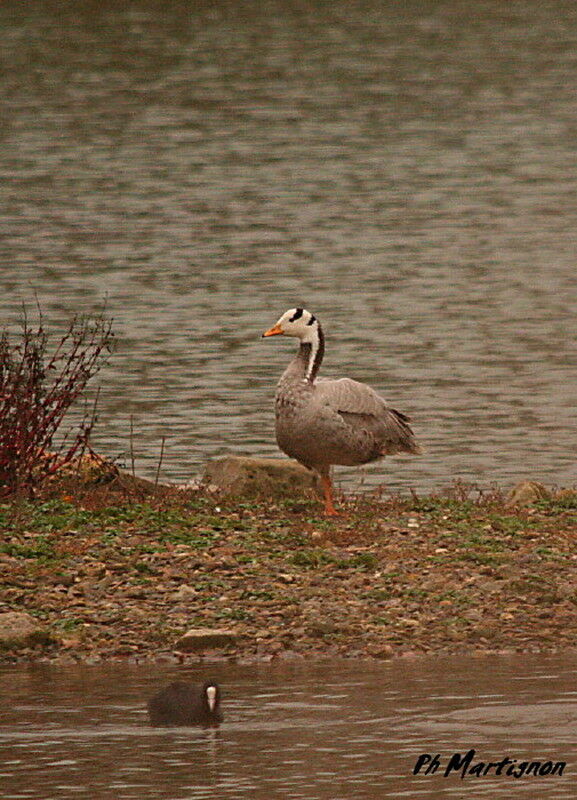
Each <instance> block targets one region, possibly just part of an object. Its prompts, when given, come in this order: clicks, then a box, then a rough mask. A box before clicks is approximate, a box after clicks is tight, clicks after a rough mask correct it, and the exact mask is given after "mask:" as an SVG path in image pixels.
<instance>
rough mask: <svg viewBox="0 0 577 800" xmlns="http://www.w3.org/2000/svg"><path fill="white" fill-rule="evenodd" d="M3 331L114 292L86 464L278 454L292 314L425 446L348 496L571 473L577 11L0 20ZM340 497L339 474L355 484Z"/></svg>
mask: <svg viewBox="0 0 577 800" xmlns="http://www.w3.org/2000/svg"><path fill="white" fill-rule="evenodd" d="M0 30H1V31H2V34H1V44H0V48H1V51H2V63H3V67H2V71H1V72H0V201H1V206H0V207H1V212H0V225H1V228H0V233H1V234H2V235H1V237H0V312H1V314H2V319H3V321H4V323H6V324H12V323H14V322H15V321H16V320H17V319H18V316H19V314H20V302H21V300H22V299H25V300H27V301H28V302H29V303H33V302H34V300H33V298H34V294H35V293H36V294H37V296H38V299H39V301H40V303H41V306H42V308H43V311H44V314H45V318H46V321H47V323H49V324H50V326H51V327H54V328H56V329H57V328H58V325H60V324H61V323H62V321H63V320H66V319H67V318H69V316H70V315H71V314H73V313H75V312H85V311H93V310H94V309H96V308H98V307H99V305H101V303H102V301H103V299H104V298H106V302H107V309H108V312H109V313H110V315H111V316H112V317H114V320H115V330H116V334H117V340H118V347H117V351H116V353H115V355H114V358H113V360H112V362H111V364H110V366H109V367H108V368H107V370H106V372H105V373H104V374H103V376H102V377H103V380H102V384H103V386H102V392H101V400H100V409H101V414H100V426H99V434H98V436H97V440H96V442H95V444H96V445H97V447H98V449H100V450H101V451H103V452H105V453H106V454H107V455H109V456H118V455H119V454H122V453H124V454H126V453H127V452H128V450H129V435H128V430H129V427H130V418H131V417H132V418H133V420H134V430H135V437H134V451H135V456H136V464H137V470H138V471H139V472H141V473H142V474H145V475H149V476H150V475H154V473H155V471H156V465H157V461H158V457H159V451H160V443H161V440H162V438H163V437H166V452H165V457H164V463H163V465H162V474H163V476H164V477H165V478H168V479H172V480H179V481H184V480H187V479H188V478H190V477H191V476H193V475H194V474H196V473H197V472H198V471H199V470H200V468H201V465H202V463H203V462H204V461H205V460H206V458H207V457H210V456H214V455H217V454H221V453H225V452H230V451H233V452H238V453H243V452H244V453H252V454H259V455H273V454H275V453H276V452H277V450H276V445H275V442H274V433H273V420H272V396H273V391H274V384H275V382H276V379H277V377H278V375H279V374H280V372H281V370H282V369H283V367H284V365H285V363H286V362H287V360H288V358H289V356H290V353H291V350H292V345H293V343H292V342H291V341H278V340H261V339H260V338H259V336H260V334H261V332H262V331H263V330H264V329H266V328H267V327H269V326H270V325H271V324H272V323H273V322H274V321H275V320H276V319H277V317H278V316H280V314H281V313H282V312H283V311H284V310H285V309H286V308H289V307H291V306H294V305H305V306H306V307H308V308H309V309H311V310H312V311H314V313H315V314H317V315H318V316H319V317H320V319H321V321H322V322H323V323H324V326H325V329H326V332H327V336H328V348H327V357H326V362H325V368H324V372H325V374H333V375H336V374H347V375H350V376H351V377H356V378H358V379H361V380H365V381H368V382H370V383H371V384H372V385H373V386H374V387H375V388H377V389H378V390H379V391H381V392H382V393H383V394H384V396H385V397H386V398H387V399H388V400H389V401H390V402H391V403H392V404H393V405H394V406H395V407H397V408H399V409H401V410H403V411H405V412H407V413H410V414H411V415H412V416H413V418H414V426H415V429H416V431H417V433H418V434H419V436H420V437H421V439H422V440H423V442H424V444H425V445H426V448H427V454H426V455H425V456H422V457H419V458H418V459H412V460H403V459H393V460H391V461H390V462H389V463H386V464H383V465H379V466H377V467H371V468H370V469H368V470H367V471H366V473H363V472H359V471H348V472H347V471H345V472H344V480H345V482H346V483H347V485H348V486H355V485H359V482H362V481H365V483H366V484H367V485H371V484H376V483H380V482H384V483H385V484H386V485H393V486H397V487H399V486H403V487H405V488H408V487H414V488H416V489H421V488H423V489H430V488H433V487H435V486H440V485H445V484H446V483H448V482H449V481H451V480H452V479H455V478H460V479H464V480H470V481H474V482H478V483H480V484H481V485H488V484H491V483H493V482H498V483H501V484H510V483H512V482H514V481H516V480H517V479H519V478H522V477H531V478H535V479H541V480H545V481H546V482H548V483H556V484H561V485H566V484H573V483H574V482H575V479H576V473H575V458H574V453H575V395H576V385H575V365H576V363H577V358H576V355H577V353H576V347H575V342H576V337H575V310H576V306H577V277H576V276H577V271H576V266H575V265H576V262H577V145H576V142H577V6H576V5H575V3H573V2H566V1H565V0H557V1H556V0H551V2H547V3H542V2H536V0H535V1H533V0H520V1H519V2H515V3H502V2H488V0H480V2H477V3H475V4H474V7H473V6H472V5H471V4H470V3H462V2H458V1H457V0H454V1H453V0H447V2H434V1H433V0H430V2H411V0H408V1H407V2H404V3H383V2H376V0H374V1H373V0H359V2H348V0H346V2H345V0H335V2H332V3H321V2H318V3H315V2H311V3H305V4H303V3H297V2H290V0H289V2H282V3H280V2H273V1H272V0H263V2H260V3H257V4H246V3H238V2H230V3H229V2H223V1H222V0H216V2H215V1H214V0H210V2H202V0H199V2H195V3H189V2H177V1H176V0H174V1H172V2H166V3H159V2H154V1H153V0H149V1H148V2H147V1H146V0H134V2H130V3H116V2H106V1H105V2H101V3H95V2H88V1H87V0H80V1H79V2H77V3H74V4H69V3H64V2H57V0H52V2H51V1H50V0H46V2H42V3H23V2H20V1H19V0H18V2H17V1H16V0H6V1H5V2H3V3H2V5H1V6H0ZM359 475H360V477H359Z"/></svg>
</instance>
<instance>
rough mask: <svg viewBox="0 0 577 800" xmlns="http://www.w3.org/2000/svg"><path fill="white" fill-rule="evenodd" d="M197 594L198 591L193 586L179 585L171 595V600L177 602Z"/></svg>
mask: <svg viewBox="0 0 577 800" xmlns="http://www.w3.org/2000/svg"><path fill="white" fill-rule="evenodd" d="M197 594H198V591H197V590H196V589H195V588H194V587H193V586H186V585H185V586H181V587H180V589H177V590H176V592H174V594H173V595H172V600H176V601H177V602H179V601H181V600H190V598H192V597H194V596H195V595H197Z"/></svg>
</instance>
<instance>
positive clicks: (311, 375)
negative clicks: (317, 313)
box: [299, 324, 325, 383]
mask: <svg viewBox="0 0 577 800" xmlns="http://www.w3.org/2000/svg"><path fill="white" fill-rule="evenodd" d="M324 354H325V337H324V335H323V331H322V328H321V327H320V325H318V324H317V325H316V326H315V329H314V330H313V331H311V335H310V336H309V337H308V340H307V341H306V342H301V345H300V348H299V361H301V362H302V365H303V373H304V379H305V380H306V381H309V382H310V383H312V382H313V381H314V379H315V378H316V376H317V373H318V371H319V368H320V366H321V362H322V360H323V356H324Z"/></svg>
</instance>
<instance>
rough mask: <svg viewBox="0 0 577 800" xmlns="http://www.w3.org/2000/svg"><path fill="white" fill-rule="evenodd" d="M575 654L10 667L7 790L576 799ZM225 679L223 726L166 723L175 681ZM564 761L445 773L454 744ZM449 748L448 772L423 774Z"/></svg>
mask: <svg viewBox="0 0 577 800" xmlns="http://www.w3.org/2000/svg"><path fill="white" fill-rule="evenodd" d="M576 668H577V660H576V659H575V657H574V656H564V657H560V656H559V657H545V656H524V657H505V656H490V657H486V656H483V657H476V658H458V657H453V658H432V659H429V658H423V659H417V660H404V661H403V660H401V661H395V662H391V663H385V664H378V663H366V662H359V663H355V662H330V661H327V662H325V663H319V664H316V665H315V664H313V665H303V664H301V665H276V666H258V667H256V666H253V667H246V666H245V667H241V666H234V665H219V666H215V667H213V668H212V669H211V670H209V669H208V667H205V668H203V670H202V672H201V671H200V669H199V668H194V669H191V668H185V667H181V668H178V667H162V668H161V667H144V666H142V667H137V666H134V667H128V666H119V665H116V666H108V667H104V666H94V667H78V666H72V667H50V666H36V667H29V668H25V667H21V666H19V667H15V668H2V669H1V670H0V679H1V680H0V700H1V703H2V706H1V708H2V712H1V724H0V781H1V785H2V798H3V800H20V799H21V798H22V799H23V798H34V800H40V798H42V800H68V798H74V797H91V798H94V799H95V800H109V799H110V800H116V798H119V800H129V798H134V800H153V799H154V800H156V799H157V798H158V800H160V799H162V800H169V799H170V800H193V799H194V800H196V798H207V797H218V798H229V797H230V798H256V799H257V800H261V799H262V800H269V798H271V797H279V798H280V797H282V798H295V800H296V799H297V798H298V799H299V800H300V799H301V798H302V799H303V800H337V799H338V800H341V799H342V800H345V798H346V800H361V798H362V799H363V800H381V798H404V797H406V798H416V797H428V798H432V799H433V800H437V798H439V799H440V798H445V797H450V798H463V797H466V798H485V797H486V798H493V799H494V798H505V797H523V798H531V800H534V798H539V800H553V798H558V799H559V800H561V798H574V796H575V783H574V775H575V764H576V763H577V740H576V738H575V729H576V726H577V692H576V690H575V675H576ZM208 674H211V675H213V676H216V678H217V679H218V680H220V681H221V683H222V686H223V691H224V699H223V710H224V713H225V721H224V722H223V724H222V725H221V727H220V728H219V729H218V730H209V731H206V730H203V729H196V728H189V729H175V728H163V729H153V728H150V727H149V725H148V720H147V716H146V712H145V705H146V699H147V698H148V697H149V696H150V695H151V694H153V693H154V692H155V691H156V690H157V688H158V687H159V686H161V685H164V684H165V683H166V682H168V681H170V680H172V679H174V678H175V677H179V678H183V677H185V678H187V679H188V678H190V679H193V680H195V681H201V680H203V679H204V677H206V676H207V675H208ZM471 748H473V749H475V751H476V752H475V757H474V758H475V760H474V763H478V762H479V761H484V762H489V761H493V762H497V761H501V760H502V759H503V758H505V757H508V758H510V759H511V760H512V761H513V762H514V760H515V759H516V760H517V761H516V763H517V764H521V763H522V762H523V761H535V760H537V761H541V762H543V763H544V762H546V761H549V760H551V761H552V762H554V763H556V762H558V761H565V762H566V763H567V766H566V768H565V770H564V774H562V775H561V776H559V775H554V776H552V775H549V776H544V777H534V776H526V777H523V778H518V779H517V778H514V777H512V776H509V777H507V776H505V775H501V776H500V777H497V776H495V775H492V776H486V777H483V778H477V777H475V776H470V775H467V776H466V777H465V778H464V779H461V777H460V773H457V774H453V773H452V774H450V775H448V776H447V777H444V775H443V774H442V773H443V772H444V770H445V769H446V765H447V763H448V761H449V759H450V757H451V756H452V755H453V753H455V752H457V753H461V754H462V755H464V754H465V753H466V752H467V751H468V750H469V749H471ZM423 753H429V754H431V755H435V754H439V756H440V763H441V767H440V768H439V770H437V772H436V773H435V774H430V775H428V776H427V775H422V774H419V775H417V776H414V775H413V768H414V767H415V764H416V761H417V758H418V757H419V756H420V755H421V754H423Z"/></svg>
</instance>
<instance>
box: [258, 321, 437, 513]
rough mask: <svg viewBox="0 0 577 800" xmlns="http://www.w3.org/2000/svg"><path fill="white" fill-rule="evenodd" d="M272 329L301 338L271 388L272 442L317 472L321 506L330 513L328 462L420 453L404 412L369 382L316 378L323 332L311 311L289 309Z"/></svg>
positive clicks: (351, 463) (350, 463) (366, 460)
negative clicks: (273, 390) (390, 404)
mask: <svg viewBox="0 0 577 800" xmlns="http://www.w3.org/2000/svg"><path fill="white" fill-rule="evenodd" d="M299 312H301V313H299ZM276 334H285V335H287V336H295V337H297V338H299V339H300V342H301V344H300V347H299V350H298V352H297V355H296V356H295V358H293V360H292V361H291V362H290V364H289V365H288V367H287V368H286V370H285V371H284V373H283V375H282V377H281V379H280V381H279V382H278V386H277V390H276V395H275V416H276V437H277V442H278V445H279V447H280V449H281V450H283V451H284V452H285V453H286V454H287V455H289V456H291V457H292V458H295V459H296V460H297V461H300V462H301V464H304V465H305V466H306V467H309V468H310V469H314V470H316V471H317V472H318V473H319V475H320V476H321V480H322V483H323V487H324V490H325V510H326V512H327V513H328V514H332V513H335V512H334V507H333V503H332V488H331V484H330V478H329V470H330V465H331V464H344V465H348V466H354V465H358V464H366V463H369V462H371V461H375V460H377V459H379V458H381V457H383V456H385V455H392V454H395V453H419V452H421V448H420V447H419V445H418V444H417V442H416V440H415V436H414V434H413V431H412V430H411V428H410V426H409V417H407V416H406V415H405V414H402V413H401V412H399V411H396V410H395V409H392V408H389V407H388V406H387V404H386V402H385V401H384V400H383V398H382V397H380V396H379V395H378V394H377V393H376V392H375V391H374V390H373V389H371V387H370V386H367V385H366V384H365V383H359V382H358V381H354V380H351V379H350V378H339V379H336V380H331V379H327V378H317V373H318V370H319V367H320V364H321V362H322V359H323V354H324V335H323V331H322V328H321V326H320V324H319V322H318V320H317V319H316V318H315V317H314V316H313V315H312V314H311V313H310V312H308V311H306V310H304V309H294V308H293V309H290V310H289V311H287V312H286V313H285V314H283V316H282V317H281V318H280V319H279V321H278V322H277V323H276V325H274V326H273V327H272V328H270V329H269V330H268V331H266V333H265V334H263V335H264V336H274V335H276Z"/></svg>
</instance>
